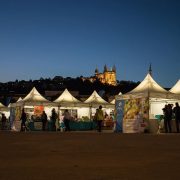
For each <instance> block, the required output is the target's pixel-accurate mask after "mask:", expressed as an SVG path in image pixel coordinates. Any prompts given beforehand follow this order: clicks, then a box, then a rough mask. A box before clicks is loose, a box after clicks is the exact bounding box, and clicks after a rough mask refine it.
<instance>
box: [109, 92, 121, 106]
mask: <svg viewBox="0 0 180 180" xmlns="http://www.w3.org/2000/svg"><path fill="white" fill-rule="evenodd" d="M118 95H122V92H120V93H119V94H118ZM115 102H116V99H113V100H112V101H111V102H110V103H111V104H115Z"/></svg>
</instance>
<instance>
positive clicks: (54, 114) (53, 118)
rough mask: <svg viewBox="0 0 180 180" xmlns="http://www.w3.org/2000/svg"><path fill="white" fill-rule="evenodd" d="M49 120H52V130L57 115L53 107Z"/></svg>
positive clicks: (54, 129)
mask: <svg viewBox="0 0 180 180" xmlns="http://www.w3.org/2000/svg"><path fill="white" fill-rule="evenodd" d="M51 113H52V114H51V122H52V130H53V131H56V120H57V118H58V115H57V113H56V111H55V109H54V108H53V110H52V112H51Z"/></svg>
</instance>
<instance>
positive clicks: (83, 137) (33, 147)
mask: <svg viewBox="0 0 180 180" xmlns="http://www.w3.org/2000/svg"><path fill="white" fill-rule="evenodd" d="M9 179H10V180H14V179H16V180H26V179H27V180H35V179H36V180H38V179H39V180H46V179H47V180H51V179H83V180H86V179H88V180H89V179H92V180H104V179H105V180H106V179H110V180H113V179H120V180H123V179H128V180H130V179H143V180H147V179H158V180H159V179H173V180H174V179H177V180H178V179H180V135H179V134H167V135H166V134H162V135H161V134H160V135H150V134H113V133H101V134H99V133H95V132H94V133H91V132H89V133H87V132H86V133H83V132H81V133H78V132H77V133H75V132H72V133H57V132H55V133H50V132H45V133H43V132H34V133H33V132H28V133H12V132H0V180H9Z"/></svg>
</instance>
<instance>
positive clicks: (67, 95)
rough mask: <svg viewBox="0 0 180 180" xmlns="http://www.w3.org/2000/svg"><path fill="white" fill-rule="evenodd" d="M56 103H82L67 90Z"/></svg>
mask: <svg viewBox="0 0 180 180" xmlns="http://www.w3.org/2000/svg"><path fill="white" fill-rule="evenodd" d="M54 102H55V103H79V102H80V101H79V100H77V99H76V98H75V97H74V96H72V94H71V93H70V92H69V91H68V90H67V89H65V90H64V92H63V93H62V94H61V95H60V96H59V97H58V98H57V99H56V100H55V101H54Z"/></svg>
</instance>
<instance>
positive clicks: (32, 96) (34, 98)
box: [19, 87, 49, 103]
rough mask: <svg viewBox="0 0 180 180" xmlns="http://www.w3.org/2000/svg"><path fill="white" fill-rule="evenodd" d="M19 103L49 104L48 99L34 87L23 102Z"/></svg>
mask: <svg viewBox="0 0 180 180" xmlns="http://www.w3.org/2000/svg"><path fill="white" fill-rule="evenodd" d="M19 102H23V103H26V102H27V103H49V101H48V100H47V99H45V98H44V97H43V96H42V95H41V94H40V93H39V92H38V91H37V89H36V88H35V87H34V88H33V89H32V90H31V91H30V93H29V94H28V95H27V96H26V97H25V98H24V99H23V100H22V101H19Z"/></svg>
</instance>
